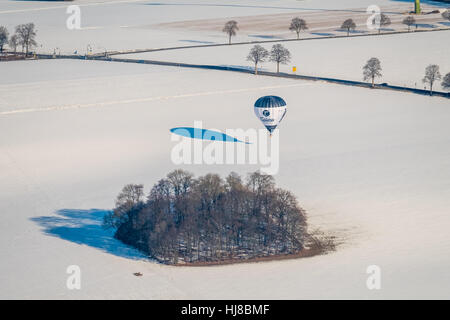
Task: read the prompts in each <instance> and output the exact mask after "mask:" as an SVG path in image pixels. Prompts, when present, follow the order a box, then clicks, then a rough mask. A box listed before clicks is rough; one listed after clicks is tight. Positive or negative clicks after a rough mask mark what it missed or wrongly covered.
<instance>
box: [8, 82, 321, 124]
mask: <svg viewBox="0 0 450 320" xmlns="http://www.w3.org/2000/svg"><path fill="white" fill-rule="evenodd" d="M309 85H313V84H311V83H298V84H289V85H277V86H264V87H255V88H243V89H230V90H217V91H205V92H196V93H184V94H178V95H172V96H157V97H147V98H137V99H126V100H111V101H104V102H95V103H85V104H71V105H59V106H48V107H40V108H25V109H18V110H9V111H2V112H0V116H10V115H14V114H21V113H32V112H44V111H60V110H72V109H85V108H100V107H107V106H112V105H117V104H131V103H140V102H151V101H164V100H170V99H182V98H191V97H201V96H211V95H216V94H227V93H240V92H251V91H261V90H268V89H279V88H290V87H301V86H309Z"/></svg>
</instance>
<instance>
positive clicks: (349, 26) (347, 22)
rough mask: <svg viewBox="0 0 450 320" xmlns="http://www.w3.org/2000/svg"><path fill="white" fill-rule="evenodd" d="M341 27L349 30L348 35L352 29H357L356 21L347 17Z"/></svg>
mask: <svg viewBox="0 0 450 320" xmlns="http://www.w3.org/2000/svg"><path fill="white" fill-rule="evenodd" d="M341 29H346V30H347V37H348V36H349V35H350V30H355V29H356V24H355V21H353V19H347V20H345V21H344V22H343V23H342V26H341Z"/></svg>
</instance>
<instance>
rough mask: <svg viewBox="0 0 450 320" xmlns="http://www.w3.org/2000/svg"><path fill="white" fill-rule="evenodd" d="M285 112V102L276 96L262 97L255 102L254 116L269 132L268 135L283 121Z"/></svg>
mask: <svg viewBox="0 0 450 320" xmlns="http://www.w3.org/2000/svg"><path fill="white" fill-rule="evenodd" d="M286 111H287V109H286V102H285V101H284V100H283V99H282V98H280V97H277V96H264V97H261V98H259V99H258V100H256V102H255V114H256V116H257V117H258V118H259V120H261V122H262V123H263V124H264V126H265V127H266V128H267V130H269V132H270V135H272V132H273V130H275V128H276V127H277V126H278V124H279V123H280V122H281V120H283V118H284V116H285V114H286Z"/></svg>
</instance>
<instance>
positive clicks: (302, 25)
mask: <svg viewBox="0 0 450 320" xmlns="http://www.w3.org/2000/svg"><path fill="white" fill-rule="evenodd" d="M289 30H291V31H295V32H296V33H297V39H300V32H301V31H302V30H308V26H307V25H306V21H305V20H303V19H300V18H299V17H296V18H293V19H292V21H291V25H290V26H289Z"/></svg>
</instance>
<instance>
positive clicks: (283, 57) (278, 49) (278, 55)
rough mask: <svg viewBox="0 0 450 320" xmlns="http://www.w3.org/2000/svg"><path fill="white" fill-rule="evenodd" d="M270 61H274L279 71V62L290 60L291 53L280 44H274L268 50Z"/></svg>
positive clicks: (285, 62) (283, 62) (284, 62)
mask: <svg viewBox="0 0 450 320" xmlns="http://www.w3.org/2000/svg"><path fill="white" fill-rule="evenodd" d="M269 58H270V61H273V62H276V64H277V73H278V72H280V63H281V64H287V63H288V62H290V61H291V53H290V52H289V50H288V49H286V48H285V47H283V46H282V45H281V44H274V45H273V46H272V50H270V57H269Z"/></svg>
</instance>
